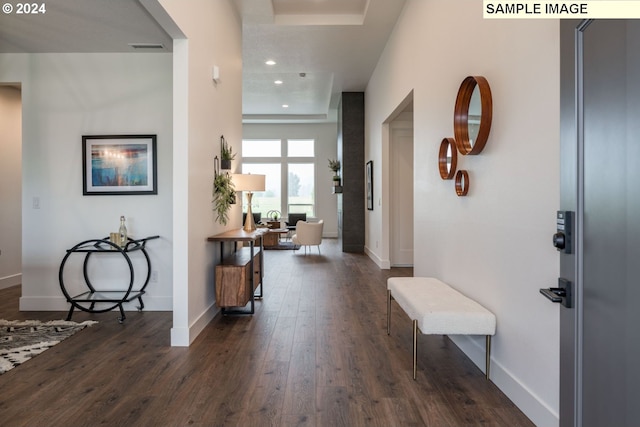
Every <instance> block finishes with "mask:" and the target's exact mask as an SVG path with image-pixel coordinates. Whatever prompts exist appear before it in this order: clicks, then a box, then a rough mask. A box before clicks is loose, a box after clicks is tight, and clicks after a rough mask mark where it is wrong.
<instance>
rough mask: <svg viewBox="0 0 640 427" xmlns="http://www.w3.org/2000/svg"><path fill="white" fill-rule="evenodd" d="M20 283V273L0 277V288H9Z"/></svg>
mask: <svg viewBox="0 0 640 427" xmlns="http://www.w3.org/2000/svg"><path fill="white" fill-rule="evenodd" d="M20 283H22V273H18V274H13V275H11V276H6V277H0V289H6V288H10V287H12V286H17V285H19V284H20Z"/></svg>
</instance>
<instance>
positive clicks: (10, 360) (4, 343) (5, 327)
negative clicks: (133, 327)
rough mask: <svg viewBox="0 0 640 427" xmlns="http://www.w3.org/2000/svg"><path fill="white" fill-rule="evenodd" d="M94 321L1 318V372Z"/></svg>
mask: <svg viewBox="0 0 640 427" xmlns="http://www.w3.org/2000/svg"><path fill="white" fill-rule="evenodd" d="M94 323H98V322H94V321H92V320H87V321H86V322H82V323H76V322H68V321H65V320H52V321H50V322H46V323H42V322H40V321H38V320H24V321H18V320H0V374H4V373H5V372H7V371H8V370H10V369H13V368H15V367H16V366H18V365H20V364H21V363H24V362H26V361H27V360H29V359H31V358H32V357H34V356H37V355H38V354H40V353H42V352H43V351H45V350H47V349H49V348H51V347H53V346H54V345H56V344H58V343H59V342H60V341H62V340H64V339H66V338H69V337H70V336H71V335H73V334H75V333H76V332H78V331H81V330H83V329H84V328H86V327H87V326H91V325H93V324H94Z"/></svg>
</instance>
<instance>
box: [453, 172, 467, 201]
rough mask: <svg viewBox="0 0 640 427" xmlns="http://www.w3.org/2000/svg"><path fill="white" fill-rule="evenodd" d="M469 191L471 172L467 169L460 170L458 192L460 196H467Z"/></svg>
mask: <svg viewBox="0 0 640 427" xmlns="http://www.w3.org/2000/svg"><path fill="white" fill-rule="evenodd" d="M468 192H469V173H468V172H467V171H465V170H459V171H458V173H456V194H457V195H458V196H466V195H467V193H468Z"/></svg>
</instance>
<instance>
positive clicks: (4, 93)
mask: <svg viewBox="0 0 640 427" xmlns="http://www.w3.org/2000/svg"><path fill="white" fill-rule="evenodd" d="M0 153H2V155H0V289H3V288H7V287H9V286H14V285H17V284H20V282H21V279H22V275H21V271H22V235H21V230H22V218H21V215H22V209H21V200H22V191H21V190H22V167H21V165H22V101H21V93H20V89H19V88H17V87H11V86H2V85H0Z"/></svg>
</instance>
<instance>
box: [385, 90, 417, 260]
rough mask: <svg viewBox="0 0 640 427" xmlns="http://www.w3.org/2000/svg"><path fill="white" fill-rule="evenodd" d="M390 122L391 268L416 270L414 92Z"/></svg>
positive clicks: (389, 224)
mask: <svg viewBox="0 0 640 427" xmlns="http://www.w3.org/2000/svg"><path fill="white" fill-rule="evenodd" d="M392 117H393V119H391V120H390V121H389V122H388V132H389V142H388V144H389V145H388V153H389V159H388V171H389V173H388V177H389V182H388V185H389V187H388V188H389V193H388V194H389V198H388V200H389V222H388V226H389V228H388V230H389V240H388V242H389V265H390V266H391V267H413V230H414V228H413V227H414V226H413V217H414V212H413V181H414V177H413V92H412V93H411V94H410V95H409V97H407V98H406V99H405V100H404V101H403V103H402V104H401V106H400V107H399V108H398V110H397V111H396V113H395V114H394V115H393V116H392Z"/></svg>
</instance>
